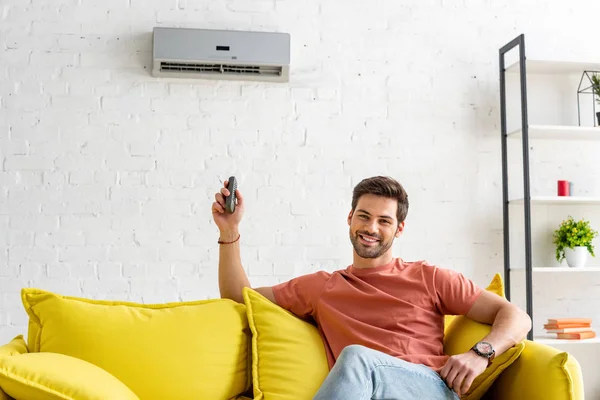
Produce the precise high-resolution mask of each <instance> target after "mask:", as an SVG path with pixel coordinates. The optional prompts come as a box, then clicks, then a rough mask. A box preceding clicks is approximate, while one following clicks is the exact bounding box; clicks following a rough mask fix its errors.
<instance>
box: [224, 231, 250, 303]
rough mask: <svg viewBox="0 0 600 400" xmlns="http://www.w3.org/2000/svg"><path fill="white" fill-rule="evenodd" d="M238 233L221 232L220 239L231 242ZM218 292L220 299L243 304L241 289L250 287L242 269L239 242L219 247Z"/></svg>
mask: <svg viewBox="0 0 600 400" xmlns="http://www.w3.org/2000/svg"><path fill="white" fill-rule="evenodd" d="M238 235H239V232H238V231H228V232H221V234H220V239H221V240H222V241H225V242H231V241H234V240H235V239H237V238H238ZM219 246H220V247H219V291H220V293H221V298H224V299H231V300H233V301H237V302H238V303H243V302H244V299H243V297H242V289H243V288H244V287H250V282H249V281H248V277H247V276H246V271H244V268H243V267H242V258H241V255H240V242H239V241H237V242H235V243H231V244H221V245H219Z"/></svg>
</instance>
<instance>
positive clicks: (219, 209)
mask: <svg viewBox="0 0 600 400" xmlns="http://www.w3.org/2000/svg"><path fill="white" fill-rule="evenodd" d="M212 209H213V213H214V212H218V213H221V214H223V213H224V212H225V209H224V208H223V207H222V206H221V205H220V204H219V203H217V202H214V203H213V205H212Z"/></svg>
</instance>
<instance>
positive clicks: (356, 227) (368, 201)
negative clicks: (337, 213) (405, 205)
mask: <svg viewBox="0 0 600 400" xmlns="http://www.w3.org/2000/svg"><path fill="white" fill-rule="evenodd" d="M397 208H398V202H397V200H395V199H389V198H387V197H380V196H375V195H372V194H366V195H363V196H361V197H360V199H358V203H357V204H356V209H355V210H354V212H352V211H350V215H348V225H350V241H351V242H352V246H354V251H356V254H358V255H359V256H360V257H362V258H378V257H381V256H382V255H384V254H385V253H386V252H387V251H388V250H389V249H390V248H391V247H392V244H393V243H394V238H397V237H399V236H400V234H401V233H402V230H403V229H404V222H402V223H401V224H400V225H398V219H397V218H396V211H397Z"/></svg>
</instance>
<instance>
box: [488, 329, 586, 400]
mask: <svg viewBox="0 0 600 400" xmlns="http://www.w3.org/2000/svg"><path fill="white" fill-rule="evenodd" d="M485 399H486V400H514V399H527V400H583V399H584V394H583V377H582V374H581V366H580V365H579V363H578V362H577V360H576V359H575V357H573V356H572V355H570V354H569V353H567V352H564V351H561V350H558V349H556V348H554V347H551V346H547V345H545V344H541V343H537V342H532V341H530V340H526V341H525V349H524V350H523V353H521V356H520V357H519V358H518V359H517V360H515V362H514V363H513V364H512V365H511V366H510V367H508V368H507V369H506V370H505V371H504V372H503V373H502V374H501V375H500V376H499V377H498V379H496V381H495V382H494V384H493V385H492V387H491V388H490V390H489V391H488V393H487V394H486V396H485Z"/></svg>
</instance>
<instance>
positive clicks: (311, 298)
mask: <svg viewBox="0 0 600 400" xmlns="http://www.w3.org/2000/svg"><path fill="white" fill-rule="evenodd" d="M273 293H274V295H275V301H276V302H277V304H278V305H280V306H281V307H283V308H285V309H287V310H289V311H291V312H292V313H294V314H296V315H297V316H299V317H300V318H303V319H307V320H311V319H314V321H315V322H316V323H317V326H318V328H319V332H320V333H321V337H322V338H323V342H324V344H325V350H326V352H327V360H328V361H329V368H332V367H333V364H334V363H335V360H336V359H337V357H338V356H339V354H340V353H341V351H342V349H343V348H344V347H346V346H348V345H351V344H361V345H363V346H366V347H369V348H372V349H375V350H379V351H382V352H384V353H386V354H389V355H391V356H394V357H398V358H401V359H403V360H406V361H409V362H412V363H416V364H424V365H427V366H429V367H431V368H432V369H434V370H435V371H437V372H439V371H440V370H441V368H442V367H443V366H444V364H445V363H446V361H447V360H448V356H447V355H445V354H444V350H443V339H444V315H447V314H449V315H464V314H466V313H467V312H468V311H469V309H470V308H471V306H472V305H473V303H474V302H475V300H476V299H477V298H478V297H479V295H480V294H481V293H482V289H481V288H479V287H477V286H476V285H475V284H474V283H473V282H472V281H471V280H469V279H467V278H466V277H465V276H463V275H462V274H460V273H458V272H456V271H453V270H449V269H443V268H439V267H436V266H434V265H431V264H428V263H427V262H425V261H416V262H406V261H403V260H401V259H400V258H396V259H394V260H392V262H391V263H389V264H386V265H381V266H378V267H376V268H369V269H359V268H354V267H353V266H349V267H348V268H346V269H345V270H339V271H335V272H334V273H328V272H325V271H319V272H315V273H313V274H309V275H304V276H300V277H297V278H294V279H292V280H290V281H288V282H284V283H281V284H278V285H276V286H273Z"/></svg>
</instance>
